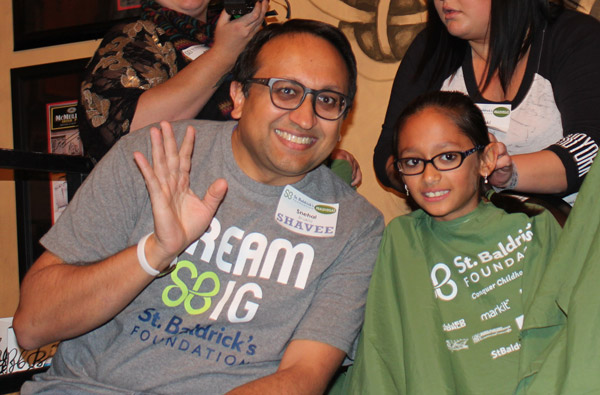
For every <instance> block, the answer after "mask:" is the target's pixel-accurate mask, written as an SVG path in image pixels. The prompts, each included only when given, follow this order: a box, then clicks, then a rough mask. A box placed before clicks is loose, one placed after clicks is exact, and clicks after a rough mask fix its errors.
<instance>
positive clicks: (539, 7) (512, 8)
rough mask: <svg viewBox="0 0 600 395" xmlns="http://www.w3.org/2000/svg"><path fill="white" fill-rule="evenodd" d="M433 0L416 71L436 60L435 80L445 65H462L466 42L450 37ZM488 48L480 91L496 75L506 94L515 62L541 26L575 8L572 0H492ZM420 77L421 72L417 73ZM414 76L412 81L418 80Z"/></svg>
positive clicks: (454, 68)
mask: <svg viewBox="0 0 600 395" xmlns="http://www.w3.org/2000/svg"><path fill="white" fill-rule="evenodd" d="M434 1H438V0H427V14H428V18H427V25H426V27H425V29H426V37H427V39H426V44H425V52H424V54H423V57H422V58H421V60H420V67H419V70H423V69H424V67H425V65H426V64H427V63H429V62H430V61H432V59H434V60H433V61H435V62H436V63H435V64H436V66H435V67H434V75H433V78H432V80H431V84H432V83H433V81H435V80H437V79H438V78H439V77H440V76H441V73H442V70H443V67H444V65H445V64H447V62H449V63H450V67H451V70H457V69H458V68H459V67H460V65H461V64H462V62H463V60H464V57H465V54H466V51H467V50H469V49H470V48H469V43H468V42H467V41H466V40H462V39H460V38H457V37H454V36H452V35H451V34H450V33H448V29H446V26H445V25H444V24H443V23H442V21H441V20H440V18H439V16H438V14H437V11H436V9H435V6H434ZM491 2H492V6H491V11H490V43H489V45H490V47H489V55H488V59H487V67H486V69H487V73H486V75H485V77H484V78H483V79H482V81H481V84H480V87H479V88H480V90H481V91H483V90H485V88H487V86H488V84H489V83H490V81H491V79H492V77H493V75H494V74H495V73H496V71H497V72H498V77H499V78H500V83H501V85H502V89H503V90H504V91H505V92H506V90H507V88H508V86H509V84H510V81H511V79H512V76H513V74H514V72H515V69H516V67H517V63H518V62H519V60H520V59H522V58H523V56H524V55H525V54H526V53H527V51H528V50H529V48H530V47H531V44H532V43H533V41H534V40H535V38H536V35H537V34H540V32H542V31H543V29H544V26H545V25H546V24H547V23H548V22H551V21H553V20H554V19H556V18H557V17H558V15H559V14H560V13H561V12H562V10H563V9H564V8H565V6H566V5H568V6H570V7H572V8H576V7H577V3H576V2H575V1H574V0H491ZM417 74H420V71H418V72H417ZM418 77H419V75H416V76H415V78H418Z"/></svg>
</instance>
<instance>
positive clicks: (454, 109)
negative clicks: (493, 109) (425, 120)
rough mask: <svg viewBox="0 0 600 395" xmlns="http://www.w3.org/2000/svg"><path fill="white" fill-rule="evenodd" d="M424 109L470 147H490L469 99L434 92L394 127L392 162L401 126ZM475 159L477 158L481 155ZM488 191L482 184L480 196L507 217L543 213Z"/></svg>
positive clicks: (413, 105) (477, 111) (415, 103)
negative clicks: (456, 131) (435, 113)
mask: <svg viewBox="0 0 600 395" xmlns="http://www.w3.org/2000/svg"><path fill="white" fill-rule="evenodd" d="M427 108H435V109H437V110H439V111H441V112H442V113H443V114H445V115H447V116H448V118H450V120H451V121H452V122H453V123H454V124H455V125H456V127H457V128H458V129H459V130H460V131H461V132H462V133H463V134H464V135H465V136H467V137H468V138H469V140H471V142H472V143H473V145H475V146H478V145H480V146H484V147H485V146H487V145H488V144H489V143H490V137H489V134H488V129H487V126H486V124H485V118H484V117H483V114H482V113H481V110H480V109H479V107H477V105H475V103H474V102H473V100H471V98H469V97H468V96H467V95H465V94H463V93H461V92H449V91H433V92H430V93H425V94H423V95H421V96H418V97H417V98H416V99H415V100H413V101H412V102H411V103H410V104H409V105H408V106H406V108H405V109H404V111H402V114H400V117H399V118H398V121H397V123H396V128H395V130H396V133H395V134H394V159H398V156H399V155H398V143H399V142H400V132H401V130H402V128H403V127H404V124H405V123H406V121H407V120H408V119H409V118H410V117H411V116H413V115H415V114H417V113H419V112H421V111H423V110H425V109H427ZM477 155H478V158H479V156H480V155H481V152H479V153H478V154H477ZM482 181H483V180H482ZM489 189H490V188H489V187H487V185H484V184H483V182H482V183H481V184H480V187H479V191H480V194H481V195H486V197H487V198H488V199H489V200H490V201H491V202H492V203H493V204H494V205H495V206H496V207H499V208H501V209H503V210H504V211H506V212H507V213H517V212H518V213H525V214H527V215H528V216H530V217H532V216H534V215H537V214H539V213H540V212H542V211H543V210H542V209H538V208H537V207H533V206H531V205H526V204H525V203H523V202H522V201H521V200H520V199H518V198H516V197H513V196H509V195H504V194H500V193H486V192H488V191H489Z"/></svg>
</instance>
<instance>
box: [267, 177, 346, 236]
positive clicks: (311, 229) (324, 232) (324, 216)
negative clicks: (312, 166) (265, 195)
mask: <svg viewBox="0 0 600 395" xmlns="http://www.w3.org/2000/svg"><path fill="white" fill-rule="evenodd" d="M339 206H340V205H339V203H322V202H318V201H316V200H314V199H312V198H310V197H308V196H306V195H305V194H303V193H302V192H300V191H299V190H297V189H296V188H294V187H293V186H291V185H287V186H286V187H285V188H284V189H283V192H282V193H281V197H280V198H279V204H278V205H277V211H276V212H275V221H276V222H277V223H278V224H279V225H281V226H283V227H284V228H286V229H288V230H290V231H292V232H294V233H298V234H301V235H305V236H311V237H334V236H335V230H336V226H337V218H338V211H339Z"/></svg>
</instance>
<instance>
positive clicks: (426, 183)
mask: <svg viewBox="0 0 600 395" xmlns="http://www.w3.org/2000/svg"><path fill="white" fill-rule="evenodd" d="M497 144H498V143H492V144H490V140H489V137H488V132H487V128H486V125H485V121H484V118H483V116H482V114H481V112H480V110H479V109H478V108H477V107H476V106H475V105H474V104H473V102H472V101H471V100H470V99H469V98H468V97H466V96H465V95H463V94H461V93H457V92H435V93H431V94H427V95H424V96H421V97H419V98H417V99H416V101H414V102H413V103H412V104H411V105H410V106H408V107H407V108H406V110H405V111H404V112H403V114H402V115H401V117H400V119H399V122H398V127H397V135H396V140H395V149H396V152H395V166H396V168H397V171H398V172H399V174H400V176H401V179H402V181H403V182H404V184H405V186H406V193H407V195H409V196H410V197H411V198H412V199H413V200H414V201H415V203H416V204H417V205H418V206H419V207H420V209H419V210H416V211H414V212H412V213H411V214H409V215H406V216H402V217H398V218H396V219H394V220H393V221H392V222H391V223H390V224H389V225H388V227H387V228H386V230H385V233H384V236H383V240H382V244H381V248H380V252H379V257H378V261H377V264H376V267H375V271H374V273H373V277H372V280H371V285H370V287H369V295H368V299H367V309H366V315H365V324H364V327H363V332H362V336H361V340H360V342H359V348H358V352H357V356H356V360H355V364H354V366H353V368H352V369H351V371H350V372H349V374H348V378H347V381H346V388H347V389H348V392H350V393H357V394H511V393H512V392H513V391H514V390H515V388H516V387H517V384H518V369H519V353H520V349H521V343H520V340H519V335H520V330H521V328H522V323H523V313H524V310H525V308H526V306H527V305H528V303H530V302H531V299H532V297H533V293H534V291H535V289H536V288H537V284H538V282H539V280H540V277H541V276H542V274H543V270H544V267H545V264H546V262H547V260H548V256H549V255H550V253H551V250H552V248H550V246H553V245H554V243H555V241H556V238H557V236H558V234H559V231H560V227H559V226H558V224H557V223H556V221H555V220H554V218H553V217H552V216H551V215H550V214H549V213H548V212H545V211H542V210H537V211H536V210H533V211H532V210H528V209H527V207H525V205H521V207H522V208H523V209H525V211H529V213H528V214H526V213H524V212H513V213H509V212H507V211H506V210H505V209H502V208H498V207H497V206H496V205H495V204H494V203H491V202H489V201H487V200H486V199H482V193H483V188H484V186H485V184H486V182H487V178H488V177H489V175H490V173H491V171H492V170H493V169H494V166H495V163H496V159H497V149H498V145H497ZM497 197H498V196H497V195H496V196H494V197H492V201H494V200H495V199H496V198H497ZM509 211H513V210H509Z"/></svg>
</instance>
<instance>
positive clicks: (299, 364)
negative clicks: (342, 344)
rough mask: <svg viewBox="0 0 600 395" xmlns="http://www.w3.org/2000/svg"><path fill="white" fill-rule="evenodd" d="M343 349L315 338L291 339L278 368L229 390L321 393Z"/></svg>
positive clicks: (238, 394) (232, 393) (235, 392)
mask: <svg viewBox="0 0 600 395" xmlns="http://www.w3.org/2000/svg"><path fill="white" fill-rule="evenodd" d="M345 355H346V353H345V352H343V351H342V350H340V349H338V348H336V347H333V346H330V345H329V344H325V343H321V342H318V341H314V340H292V342H291V343H290V344H289V345H288V347H287V348H286V350H285V352H284V354H283V358H282V359H281V363H280V364H279V368H278V369H277V372H275V373H273V374H271V375H269V376H266V377H263V378H260V379H258V380H254V381H251V382H249V383H247V384H245V385H242V386H241V387H238V388H236V389H234V390H232V391H230V392H229V394H230V395H241V394H290V395H291V394H322V393H324V392H325V390H326V389H327V385H328V384H329V381H330V380H331V378H332V377H333V375H334V374H335V372H336V371H337V369H338V368H339V366H340V364H341V363H342V361H343V359H344V356H345Z"/></svg>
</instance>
